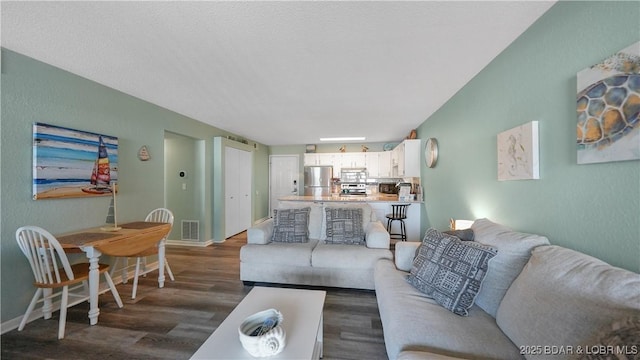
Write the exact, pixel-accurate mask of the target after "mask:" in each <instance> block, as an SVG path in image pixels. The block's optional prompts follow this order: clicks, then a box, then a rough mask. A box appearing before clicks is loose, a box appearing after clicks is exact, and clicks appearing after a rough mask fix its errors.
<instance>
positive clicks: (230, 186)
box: [224, 146, 253, 238]
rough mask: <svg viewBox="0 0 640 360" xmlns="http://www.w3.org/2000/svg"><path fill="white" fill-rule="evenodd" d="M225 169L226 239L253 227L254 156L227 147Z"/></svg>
mask: <svg viewBox="0 0 640 360" xmlns="http://www.w3.org/2000/svg"><path fill="white" fill-rule="evenodd" d="M224 156H225V167H224V192H225V199H224V200H225V201H224V208H225V214H224V219H225V220H224V224H225V226H224V230H225V231H224V232H225V238H228V237H230V236H232V235H235V234H237V233H240V232H242V231H245V230H247V229H248V228H249V227H250V226H251V215H252V211H253V207H252V205H251V175H252V172H251V169H252V168H253V158H252V154H251V153H250V152H248V151H243V150H238V149H235V148H232V147H229V146H227V147H225V155H224Z"/></svg>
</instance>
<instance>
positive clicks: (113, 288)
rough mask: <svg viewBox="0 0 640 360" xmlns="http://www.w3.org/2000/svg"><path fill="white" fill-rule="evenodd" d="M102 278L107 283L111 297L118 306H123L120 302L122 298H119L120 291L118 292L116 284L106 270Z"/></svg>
mask: <svg viewBox="0 0 640 360" xmlns="http://www.w3.org/2000/svg"><path fill="white" fill-rule="evenodd" d="M104 278H105V280H107V284H109V289H111V295H113V299H114V300H115V301H116V303H117V304H118V307H120V308H121V307H123V306H124V305H123V304H122V299H120V293H118V289H116V285H115V284H114V283H113V279H112V278H111V275H109V273H108V272H105V273H104Z"/></svg>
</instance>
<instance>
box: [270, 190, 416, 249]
mask: <svg viewBox="0 0 640 360" xmlns="http://www.w3.org/2000/svg"><path fill="white" fill-rule="evenodd" d="M278 200H279V201H280V202H292V201H294V202H295V201H310V202H316V203H326V205H327V206H334V205H336V204H341V203H342V204H347V203H362V202H366V203H368V204H369V205H370V206H371V207H372V208H373V210H374V211H375V213H376V217H377V218H378V220H379V221H380V222H382V224H383V225H384V226H385V227H386V226H387V218H386V215H387V214H390V213H391V205H395V204H411V205H410V206H409V207H408V208H407V219H406V220H405V221H404V222H405V226H406V229H407V240H408V241H420V240H421V239H420V208H421V207H422V201H418V200H411V201H399V200H398V195H389V194H371V195H366V196H363V195H347V196H339V195H338V196H332V195H329V196H312V195H301V196H295V195H291V196H285V197H281V198H279V199H278ZM399 227H400V224H399V223H398V222H397V221H396V222H394V224H393V229H392V232H393V233H399V232H400V230H399V229H400V228H399Z"/></svg>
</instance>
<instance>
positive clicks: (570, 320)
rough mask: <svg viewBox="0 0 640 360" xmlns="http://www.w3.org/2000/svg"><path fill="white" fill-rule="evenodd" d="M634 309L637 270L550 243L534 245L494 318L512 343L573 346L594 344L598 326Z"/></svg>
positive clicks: (638, 300)
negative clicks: (632, 270)
mask: <svg viewBox="0 0 640 360" xmlns="http://www.w3.org/2000/svg"><path fill="white" fill-rule="evenodd" d="M523 305H524V306H523ZM639 313H640V275H639V274H636V273H633V272H631V271H628V270H624V269H620V268H616V267H614V266H611V265H609V264H607V263H605V262H603V261H601V260H598V259H596V258H594V257H591V256H588V255H586V254H582V253H580V252H577V251H574V250H570V249H566V248H563V247H560V246H555V245H549V246H540V247H537V248H536V249H534V250H533V253H532V255H531V259H530V260H529V262H528V263H527V265H526V266H525V267H524V269H523V270H522V273H520V275H519V276H518V277H517V278H516V280H515V281H514V282H513V284H512V285H511V287H510V288H509V290H508V291H507V293H506V295H505V296H504V299H503V300H502V303H501V304H500V308H498V316H497V317H496V321H497V323H498V325H499V326H500V328H501V329H502V330H503V331H504V332H505V334H507V335H508V336H509V338H511V340H512V341H513V342H514V343H516V344H517V345H520V346H524V345H531V344H543V345H548V346H558V347H565V348H566V347H567V346H572V347H573V348H574V349H575V348H577V347H578V346H582V348H584V346H585V345H589V344H594V345H595V341H596V340H595V338H596V336H597V333H598V331H599V330H600V329H602V328H603V327H606V326H608V325H610V324H611V322H612V321H613V320H616V319H624V318H629V317H631V316H634V315H636V316H637V315H638V314H639ZM567 357H568V356H567ZM527 358H528V359H544V358H546V356H545V354H539V355H528V356H527ZM558 358H561V357H558Z"/></svg>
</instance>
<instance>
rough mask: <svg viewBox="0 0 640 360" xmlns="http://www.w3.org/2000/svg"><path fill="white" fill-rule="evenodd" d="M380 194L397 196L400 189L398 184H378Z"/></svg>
mask: <svg viewBox="0 0 640 360" xmlns="http://www.w3.org/2000/svg"><path fill="white" fill-rule="evenodd" d="M378 192H379V193H380V194H397V193H398V187H397V186H396V183H380V184H378Z"/></svg>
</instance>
